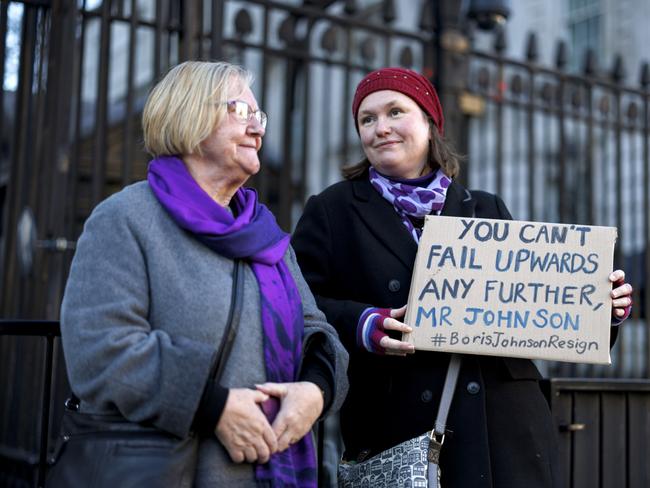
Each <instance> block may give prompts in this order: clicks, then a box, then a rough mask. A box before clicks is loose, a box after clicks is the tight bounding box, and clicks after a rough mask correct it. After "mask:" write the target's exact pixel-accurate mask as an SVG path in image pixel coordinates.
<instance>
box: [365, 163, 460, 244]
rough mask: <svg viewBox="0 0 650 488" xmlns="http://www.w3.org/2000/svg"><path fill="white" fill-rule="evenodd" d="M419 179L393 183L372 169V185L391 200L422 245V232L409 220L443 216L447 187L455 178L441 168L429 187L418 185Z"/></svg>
mask: <svg viewBox="0 0 650 488" xmlns="http://www.w3.org/2000/svg"><path fill="white" fill-rule="evenodd" d="M420 179H421V178H417V179H416V180H391V179H389V178H386V177H385V176H383V175H382V174H379V173H378V172H377V171H375V168H370V183H371V184H372V186H373V188H374V189H375V190H377V191H378V192H379V194H380V195H381V196H382V197H383V198H385V199H386V200H388V201H389V202H390V203H391V204H392V205H393V207H394V208H395V210H396V211H397V213H398V214H399V216H400V217H401V218H402V222H403V223H404V225H405V226H406V228H407V229H408V231H409V233H410V234H411V236H412V237H413V239H414V240H415V242H416V243H419V242H420V235H421V234H422V230H421V229H418V228H417V227H415V226H414V225H413V223H412V222H411V219H409V217H415V218H420V219H421V218H424V217H425V216H426V215H431V214H432V213H433V212H435V213H436V214H440V211H441V210H442V207H444V205H445V198H446V197H447V188H449V185H450V184H451V179H450V178H449V177H448V176H447V175H445V174H444V173H443V172H442V170H441V169H439V170H438V171H437V172H436V174H435V176H434V177H433V179H432V180H431V181H430V182H429V184H428V185H427V186H426V187H423V186H416V182H417V181H418V180H420Z"/></svg>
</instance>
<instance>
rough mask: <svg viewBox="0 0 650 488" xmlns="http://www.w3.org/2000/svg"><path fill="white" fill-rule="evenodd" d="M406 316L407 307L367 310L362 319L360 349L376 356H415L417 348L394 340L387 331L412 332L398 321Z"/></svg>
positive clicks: (358, 336) (360, 324) (358, 338)
mask: <svg viewBox="0 0 650 488" xmlns="http://www.w3.org/2000/svg"><path fill="white" fill-rule="evenodd" d="M405 314H406V305H404V306H403V307H401V308H391V309H387V308H372V309H367V310H366V311H365V312H364V313H363V314H362V316H361V318H360V323H359V326H358V327H359V330H358V334H357V343H358V344H359V346H360V347H363V348H364V349H366V350H368V351H370V352H374V353H375V354H387V355H391V356H406V355H407V354H413V353H414V352H415V347H414V346H413V344H410V343H408V342H404V341H400V340H398V339H393V338H392V337H389V336H388V334H386V331H387V330H395V331H398V332H402V333H405V332H412V331H413V329H412V328H411V327H409V326H408V325H406V324H405V323H403V322H401V321H400V320H398V319H403V318H404V315H405Z"/></svg>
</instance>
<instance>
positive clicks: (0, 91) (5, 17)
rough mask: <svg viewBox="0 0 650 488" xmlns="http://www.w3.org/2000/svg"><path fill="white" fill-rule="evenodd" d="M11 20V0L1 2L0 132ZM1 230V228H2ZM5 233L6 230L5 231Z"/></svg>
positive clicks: (2, 126)
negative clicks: (9, 23) (8, 27)
mask: <svg viewBox="0 0 650 488" xmlns="http://www.w3.org/2000/svg"><path fill="white" fill-rule="evenodd" d="M8 22H9V2H0V115H1V116H0V134H4V119H5V118H4V113H5V109H4V100H5V88H4V80H5V63H4V60H5V56H6V45H5V44H6V39H7V23H8ZM0 231H1V229H0ZM3 233H4V232H3Z"/></svg>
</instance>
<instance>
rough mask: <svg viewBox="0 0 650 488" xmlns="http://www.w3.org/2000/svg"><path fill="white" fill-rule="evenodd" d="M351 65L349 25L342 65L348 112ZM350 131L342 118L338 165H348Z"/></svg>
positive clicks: (344, 106) (346, 122) (350, 104)
mask: <svg viewBox="0 0 650 488" xmlns="http://www.w3.org/2000/svg"><path fill="white" fill-rule="evenodd" d="M351 63H352V30H351V28H350V26H349V25H346V27H345V64H344V68H343V69H344V70H345V71H344V75H343V108H344V110H348V108H349V107H350V106H352V101H351V99H350V98H351V97H350V81H351V75H350V70H351V67H350V65H351ZM349 130H350V122H349V117H343V123H342V124H341V148H342V150H343V151H342V154H341V161H340V163H339V164H341V165H345V164H348V163H349V161H348V158H349V152H348V131H349Z"/></svg>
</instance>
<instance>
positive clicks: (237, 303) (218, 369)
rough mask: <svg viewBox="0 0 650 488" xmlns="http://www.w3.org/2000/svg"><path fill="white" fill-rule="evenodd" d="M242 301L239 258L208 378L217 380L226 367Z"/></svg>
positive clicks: (237, 327) (242, 278)
mask: <svg viewBox="0 0 650 488" xmlns="http://www.w3.org/2000/svg"><path fill="white" fill-rule="evenodd" d="M243 301H244V263H243V261H242V260H241V259H236V260H235V267H234V269H233V272H232V294H231V296H230V310H229V311H228V321H227V322H226V329H225V330H224V332H223V336H222V337H221V344H219V349H218V350H217V360H216V361H215V363H214V365H213V366H212V371H211V373H210V378H213V379H214V380H216V381H217V382H218V381H219V380H220V379H221V375H222V374H223V370H224V369H225V367H226V362H227V361H228V356H230V351H231V350H232V345H233V343H234V342H235V337H236V336H237V329H239V321H240V319H241V309H242V302H243Z"/></svg>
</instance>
